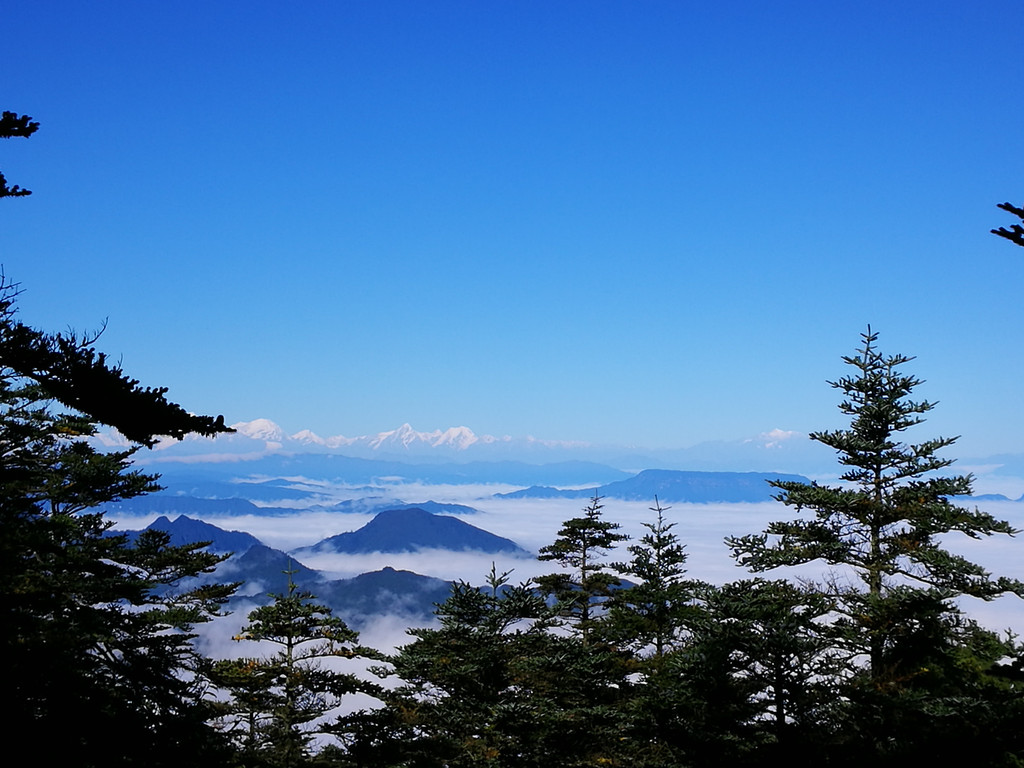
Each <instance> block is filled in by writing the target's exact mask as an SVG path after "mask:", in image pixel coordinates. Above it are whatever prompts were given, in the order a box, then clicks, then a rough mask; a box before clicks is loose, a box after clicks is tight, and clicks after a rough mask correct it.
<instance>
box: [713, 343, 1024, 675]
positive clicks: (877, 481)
mask: <svg viewBox="0 0 1024 768" xmlns="http://www.w3.org/2000/svg"><path fill="white" fill-rule="evenodd" d="M862 338H863V347H862V348H861V350H860V351H859V353H858V355H857V356H855V357H844V358H843V359H844V361H845V362H846V363H847V364H848V365H851V366H853V367H854V368H855V369H856V371H857V372H856V374H855V375H854V376H848V377H843V378H841V379H840V380H839V381H838V382H834V383H833V386H834V387H836V388H837V389H839V390H841V391H842V393H843V395H844V398H845V399H844V400H843V402H842V403H841V404H840V406H839V408H840V410H841V411H842V412H843V413H844V414H845V415H847V416H849V417H850V419H851V423H850V428H849V429H845V430H835V431H831V432H816V433H813V434H812V435H811V438H812V439H814V440H817V441H819V442H821V443H824V444H825V445H828V446H829V447H831V448H834V449H835V450H836V452H837V454H838V457H839V462H840V464H842V465H843V466H844V467H846V468H847V469H846V471H845V472H844V473H843V474H842V475H841V480H843V481H844V483H845V485H843V486H836V487H828V486H822V485H818V484H817V483H810V484H805V483H797V482H776V483H773V485H775V487H777V488H779V489H780V490H781V491H782V493H781V494H779V496H778V497H777V498H778V499H779V500H780V501H781V502H782V503H783V504H786V505H787V506H792V507H795V508H796V509H797V511H803V510H810V511H812V512H813V513H814V517H813V518H811V519H807V518H802V519H797V520H793V521H788V522H774V523H771V524H770V525H769V526H768V528H767V530H766V532H765V533H763V534H755V535H748V536H743V537H738V538H729V539H727V542H728V544H729V546H730V547H731V548H732V550H733V554H734V556H735V557H736V558H737V560H738V561H739V563H740V564H742V565H745V566H747V567H748V568H750V569H751V570H753V571H755V572H758V571H766V570H770V569H773V568H777V567H779V566H792V565H800V564H804V563H809V562H811V561H814V560H822V561H824V562H826V563H828V564H830V565H838V566H843V567H845V568H847V569H849V570H850V571H851V572H852V573H853V574H854V575H855V576H856V577H857V578H858V579H859V580H860V582H861V584H862V588H863V591H865V592H867V594H869V595H870V596H871V597H872V601H871V603H870V604H869V605H868V608H870V610H869V611H868V613H864V612H863V611H860V610H855V608H856V606H855V605H854V604H853V603H854V601H855V600H856V599H857V594H858V591H857V590H852V591H851V590H849V589H846V588H840V587H838V586H837V585H833V586H832V587H831V588H830V589H831V591H832V593H833V594H835V595H836V596H837V597H840V598H842V603H843V605H844V606H845V613H846V614H847V617H848V620H850V621H851V622H853V623H854V624H855V625H858V626H859V627H861V628H862V629H865V628H867V627H868V625H869V624H871V623H872V622H874V626H876V627H877V624H878V622H877V621H876V620H875V619H874V618H872V616H873V615H874V612H875V611H876V610H880V602H879V601H880V600H881V599H883V598H884V597H885V596H886V595H887V594H889V593H890V591H891V590H892V588H893V587H894V586H897V585H901V584H907V583H909V584H919V585H921V586H922V587H925V588H931V589H935V590H939V592H940V594H942V595H945V596H952V595H959V594H965V595H971V596H974V597H980V598H983V599H991V598H993V597H995V596H997V595H1000V594H1002V593H1004V592H1007V591H1012V592H1015V593H1017V594H1024V585H1022V584H1021V583H1020V582H1017V581H1015V580H1011V579H1005V578H999V579H992V578H991V577H990V575H989V573H988V572H987V571H986V570H985V569H984V568H982V567H981V566H979V565H976V564H975V563H972V562H970V561H968V560H967V559H966V558H964V557H962V556H959V555H956V554H954V553H951V552H949V551H948V550H947V549H945V548H944V546H943V544H942V542H941V541H940V539H939V537H940V536H941V535H943V534H947V533H951V532H959V533H962V534H964V535H966V536H969V537H972V538H980V537H982V536H989V535H991V534H993V533H1006V534H1013V533H1015V531H1014V529H1013V528H1012V527H1011V526H1010V525H1009V524H1008V523H1005V522H1003V521H999V520H996V519H995V518H993V517H992V516H991V515H988V514H986V513H983V512H981V511H979V510H977V509H969V508H966V507H962V506H958V505H956V504H954V503H953V502H952V501H951V497H955V496H959V495H965V494H968V493H970V489H971V478H970V476H955V477H941V476H936V475H935V474H934V473H935V472H936V471H938V470H941V469H944V468H946V467H948V466H949V465H950V464H951V463H952V461H951V460H949V459H944V458H940V457H939V456H937V455H936V452H937V451H939V450H940V449H942V448H945V447H947V446H949V445H951V444H952V443H953V442H954V441H955V438H938V439H934V440H928V441H926V442H924V443H920V444H917V445H908V444H905V443H903V442H900V440H899V437H900V434H901V433H902V432H904V431H905V430H907V429H909V428H910V427H913V426H915V425H917V424H920V423H921V422H922V421H923V420H924V419H923V415H924V414H925V413H927V412H928V411H930V410H931V409H932V407H933V404H932V403H929V402H927V401H915V400H912V399H910V394H911V392H912V391H913V389H914V388H915V387H916V386H917V385H919V384H920V383H921V382H920V380H918V379H917V378H915V377H913V376H907V375H904V374H902V373H901V372H900V370H899V369H900V366H902V365H903V364H905V363H907V362H909V361H910V359H911V358H908V357H905V356H903V355H896V356H892V357H885V356H883V355H881V354H880V353H879V352H878V351H877V350H876V348H875V341H876V339H877V334H874V333H871V331H870V329H869V331H868V332H867V333H866V334H863V336H862ZM769 537H772V540H771V541H769ZM854 634H856V633H854ZM867 634H868V636H869V637H870V638H871V642H870V648H869V650H868V653H869V656H870V661H871V665H872V668H873V669H876V670H877V669H879V668H880V667H879V665H880V664H881V654H882V653H883V650H884V647H885V645H886V643H887V642H888V641H887V639H886V637H885V636H884V635H883V634H880V633H878V632H876V631H868V632H867Z"/></svg>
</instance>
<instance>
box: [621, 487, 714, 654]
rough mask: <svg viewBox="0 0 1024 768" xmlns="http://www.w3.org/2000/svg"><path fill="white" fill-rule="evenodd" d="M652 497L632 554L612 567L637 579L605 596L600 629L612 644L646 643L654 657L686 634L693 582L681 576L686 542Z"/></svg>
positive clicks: (634, 646) (639, 647) (639, 646)
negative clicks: (648, 518)
mask: <svg viewBox="0 0 1024 768" xmlns="http://www.w3.org/2000/svg"><path fill="white" fill-rule="evenodd" d="M669 509H671V507H662V506H661V504H660V503H659V502H658V499H657V497H655V499H654V506H653V507H652V508H651V511H652V512H654V513H655V514H656V515H657V517H656V518H655V521H654V522H652V523H644V524H643V525H644V527H645V528H647V530H648V533H646V534H645V535H644V536H642V537H641V538H640V540H639V541H638V542H636V543H635V544H631V545H629V546H628V547H627V548H626V549H627V551H628V552H629V553H630V554H631V555H632V556H633V557H632V559H631V560H630V561H629V562H628V563H615V564H613V565H612V567H613V568H614V569H615V570H616V571H618V572H619V573H621V574H622V575H623V576H626V577H629V578H631V579H636V580H637V581H636V583H634V584H633V585H632V586H630V587H629V588H626V589H621V590H618V591H616V592H615V593H613V595H612V597H611V599H610V600H609V601H608V604H607V605H608V620H607V621H606V622H605V623H604V624H605V626H604V627H603V629H602V631H603V632H604V634H605V636H607V637H608V638H610V639H612V640H613V641H614V642H616V643H617V644H619V645H621V646H623V647H626V648H630V649H631V650H632V651H633V652H634V653H645V652H646V651H647V650H648V649H649V650H650V653H651V654H653V656H654V657H655V659H658V658H660V657H662V656H664V655H665V654H666V653H667V652H668V651H670V650H671V649H672V648H673V647H675V646H676V645H677V644H679V643H681V642H683V641H684V640H685V631H686V627H687V624H688V620H689V619H691V618H692V615H693V613H694V611H696V610H698V608H697V607H696V606H695V599H696V598H695V594H694V593H695V590H696V589H697V586H698V585H697V584H696V583H695V582H693V581H690V580H687V579H686V578H685V575H686V568H685V567H684V566H685V564H686V559H687V555H686V551H685V550H686V548H685V546H684V545H682V544H680V543H679V537H678V536H676V535H675V534H674V533H673V532H672V529H673V528H674V527H675V525H676V524H675V523H669V522H667V521H666V520H665V512H667V511H668V510H669Z"/></svg>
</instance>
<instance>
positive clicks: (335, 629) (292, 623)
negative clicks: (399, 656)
mask: <svg viewBox="0 0 1024 768" xmlns="http://www.w3.org/2000/svg"><path fill="white" fill-rule="evenodd" d="M286 573H287V574H288V592H287V594H276V595H273V596H272V597H273V602H272V603H271V604H269V605H265V606H262V607H260V608H256V609H255V610H253V611H252V612H250V613H249V617H248V618H249V621H248V624H246V626H245V627H243V628H242V631H241V632H240V634H238V635H237V636H236V637H235V640H238V641H244V640H249V641H256V642H264V643H269V644H271V645H272V646H275V647H276V648H277V649H278V650H277V652H276V653H274V654H273V655H271V656H270V657H268V658H262V659H260V658H251V657H250V658H241V659H235V660H229V661H222V662H218V663H217V664H216V665H215V666H214V673H213V678H214V681H215V682H217V683H218V684H220V685H221V686H222V687H223V688H225V689H226V690H227V691H228V692H229V693H230V695H231V702H230V703H229V704H228V705H227V707H226V710H227V712H226V713H225V716H224V717H223V718H222V720H223V721H225V722H226V723H227V724H228V727H229V728H230V729H231V730H232V731H233V732H234V733H235V735H236V739H237V744H238V746H239V747H240V760H241V763H242V765H245V766H246V767H247V768H249V767H250V766H269V767H273V768H297V767H298V766H303V765H308V764H310V762H311V760H312V757H313V749H312V746H311V740H312V739H313V737H314V736H315V735H316V734H318V733H322V732H323V729H324V726H325V722H324V721H322V720H321V718H322V717H323V716H324V715H326V714H327V713H329V712H330V710H332V709H335V708H336V707H338V706H339V705H340V703H341V700H342V698H343V697H344V696H346V695H348V694H351V693H355V692H357V691H360V690H366V689H368V688H369V687H370V686H367V685H366V684H364V683H363V682H361V681H360V680H359V679H358V678H357V677H356V676H355V675H354V674H352V673H350V672H340V671H338V670H335V669H330V668H329V667H327V666H325V665H324V663H323V662H325V661H326V660H329V659H352V658H355V657H356V656H360V655H366V654H368V653H369V654H372V653H373V652H372V651H369V650H368V649H364V648H360V647H359V646H358V645H357V641H358V639H359V635H358V633H357V632H355V631H353V630H351V629H349V627H348V626H347V625H346V624H345V622H344V621H342V620H341V619H340V618H338V617H336V616H333V615H332V614H331V609H330V608H328V607H327V606H325V605H322V604H320V603H317V602H316V601H315V596H314V595H313V593H312V592H309V591H307V590H300V589H299V588H298V586H297V585H296V584H295V583H294V582H293V581H292V576H293V575H294V574H295V573H296V571H286Z"/></svg>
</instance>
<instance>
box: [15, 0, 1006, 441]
mask: <svg viewBox="0 0 1024 768" xmlns="http://www.w3.org/2000/svg"><path fill="white" fill-rule="evenodd" d="M1022 24H1024V5H1021V4H1020V3H1019V2H1016V0H1014V1H1010V0H1007V1H1006V2H977V3H971V4H967V3H962V2H942V1H940V2H928V3H924V2H902V3H892V2H862V3H842V4H839V3H821V2H785V3H779V2H755V1H753V0H751V1H749V2H718V3H697V2H629V3H627V2H619V3H612V2H557V3H552V2H523V1H519V2H468V1H467V2H430V3H426V2H415V3H413V2H409V3H405V2H359V3H355V2H305V3H288V4H286V3H268V2H247V3H234V2H232V3H229V2H212V3H211V2H202V3H200V2H179V3H163V4H157V3H138V2H104V3H95V4H86V3H79V2H38V3H19V4H14V5H11V6H10V7H8V8H7V9H5V11H4V21H3V31H4V53H5V59H6V61H7V64H6V65H5V68H4V69H5V76H4V79H3V86H4V87H3V103H2V104H0V107H2V108H3V109H8V110H13V111H16V112H18V113H22V114H29V115H31V116H32V117H33V118H34V119H36V120H38V121H39V122H40V123H41V124H42V127H41V129H40V130H39V132H38V133H37V134H36V135H35V136H33V137H32V138H31V139H29V140H27V141H26V140H22V139H12V140H9V141H7V142H4V143H3V145H2V146H0V169H2V170H3V171H4V173H5V174H6V175H7V177H8V180H9V181H10V182H11V183H16V184H21V185H22V186H25V187H28V188H30V189H32V190H33V191H34V194H33V195H32V196H31V197H29V198H25V199H9V200H4V201H2V203H3V204H2V205H0V262H2V264H3V267H4V270H5V272H6V274H7V276H8V277H9V278H10V279H13V280H16V281H18V282H20V283H21V284H22V287H23V289H24V294H23V296H22V299H21V311H22V316H23V318H24V319H25V320H26V321H28V322H30V323H32V324H34V325H36V326H40V327H43V328H46V329H49V330H61V329H64V328H67V327H69V326H70V327H73V328H76V329H79V330H90V329H93V328H96V327H97V326H99V325H100V324H101V323H102V322H103V321H104V319H107V329H106V332H105V333H104V335H103V337H102V339H101V342H100V347H101V348H102V349H104V350H105V351H107V352H109V353H111V354H112V355H114V356H115V357H120V358H121V359H122V360H123V363H124V366H125V368H126V370H128V371H129V372H131V373H132V374H133V375H135V376H137V377H138V378H140V379H142V381H143V382H144V383H145V384H148V385H154V386H157V385H159V386H168V387H169V388H170V396H171V397H173V398H174V399H175V400H177V401H179V402H181V403H182V404H184V405H185V406H186V407H188V408H190V409H192V410H195V411H201V412H207V413H214V414H216V413H223V414H224V415H225V417H226V418H227V420H228V421H229V423H230V422H233V421H241V420H249V419H254V418H257V417H267V418H271V419H274V420H275V421H277V422H279V423H280V424H281V425H282V426H283V427H284V428H285V429H287V430H289V431H297V430H299V429H302V428H311V429H313V430H315V431H317V432H318V433H320V434H322V435H333V434H344V435H349V436H353V435H360V434H366V433H374V432H378V431H381V430H385V429H390V428H393V427H395V426H397V425H398V424H400V423H402V422H405V421H407V422H410V423H411V424H413V426H415V427H416V428H417V429H421V430H432V429H435V428H445V427H448V426H456V425H463V424H464V425H466V426H469V427H471V428H472V429H473V430H475V431H476V432H477V433H489V434H496V435H503V434H511V435H514V436H523V435H534V436H537V437H543V438H556V439H575V440H588V441H594V442H602V443H603V442H616V443H628V444H635V445H641V446H649V447H682V446H688V445H692V444H695V443H698V442H701V441H704V440H713V439H726V440H731V439H738V438H744V437H747V436H752V435H755V434H757V433H760V432H766V431H768V430H771V429H775V428H778V429H786V430H797V431H802V432H806V431H810V430H813V429H824V428H832V427H836V426H840V425H841V424H842V421H841V416H840V414H839V413H838V411H837V410H836V408H835V405H836V403H837V396H836V395H837V393H836V392H834V391H833V390H832V389H830V388H829V387H828V385H827V384H826V383H825V382H826V380H828V379H834V378H837V377H838V376H841V375H843V374H844V373H845V370H844V367H845V366H843V364H842V363H841V361H840V357H841V355H843V354H847V353H850V352H852V351H853V350H854V348H855V347H856V346H857V344H858V341H859V334H860V333H861V332H862V331H864V330H865V329H866V327H867V325H868V324H869V323H870V324H871V325H872V327H873V328H875V329H876V330H878V331H879V332H880V333H881V346H882V349H883V350H884V351H888V352H902V353H906V354H911V355H916V356H917V359H916V360H915V361H914V362H913V363H912V364H911V365H910V366H909V367H908V370H911V371H912V372H914V373H916V374H918V375H919V376H921V377H922V378H924V379H926V380H927V383H926V385H924V386H923V387H922V388H921V394H922V395H923V396H926V397H929V398H931V399H936V400H938V401H940V404H939V406H938V408H937V409H936V410H935V411H934V412H933V414H932V416H931V418H930V419H929V423H928V425H927V426H926V427H923V428H920V430H919V431H920V434H919V435H918V438H920V439H924V438H926V437H931V436H933V435H934V434H943V435H949V434H960V435H962V436H963V437H962V440H961V444H960V449H959V450H960V452H961V453H964V452H966V453H968V454H973V455H977V454H983V453H994V452H1001V451H1018V450H1020V449H1021V448H1022V447H1024V412H1022V410H1021V409H1020V407H1019V402H1020V390H1021V386H1020V382H1021V381H1022V379H1024V363H1022V360H1021V342H1020V339H1021V329H1022V328H1024V303H1022V302H1021V301H1020V285H1021V278H1022V276H1024V249H1020V248H1016V247H1014V246H1012V245H1011V244H1009V243H1007V242H1005V241H1002V240H1000V239H998V238H996V237H994V236H992V235H990V234H989V233H988V232H989V230H990V229H991V228H992V227H995V226H1000V225H1005V224H1009V223H1011V217H1009V216H1008V215H1007V214H1005V213H1003V212H1001V211H999V210H997V209H996V208H995V205H996V203H999V202H1003V201H1004V200H1009V201H1012V202H1015V203H1017V204H1024V149H1022V146H1024V145H1022V143H1021V141H1020V137H1021V135H1022V134H1024V131H1022V129H1024V99H1021V86H1020V82H1019V80H1020V78H1019V73H1020V65H1021V57H1022V48H1021V44H1020V35H1019V30H1020V29H1021V26H1022Z"/></svg>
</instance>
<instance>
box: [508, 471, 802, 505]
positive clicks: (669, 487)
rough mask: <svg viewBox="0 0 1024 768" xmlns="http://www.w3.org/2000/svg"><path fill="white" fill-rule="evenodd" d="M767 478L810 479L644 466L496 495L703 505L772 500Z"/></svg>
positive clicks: (762, 473) (514, 497)
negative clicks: (621, 474) (627, 473)
mask: <svg viewBox="0 0 1024 768" xmlns="http://www.w3.org/2000/svg"><path fill="white" fill-rule="evenodd" d="M769 480H791V481H795V482H800V483H809V482H810V481H809V480H808V479H807V478H806V477H803V476H802V475H786V474H782V473H771V472H687V471H681V470H674V469H645V470H644V471H643V472H640V473H639V474H637V475H635V476H633V477H630V478H628V479H626V480H617V481H615V482H612V483H608V484H607V485H601V486H598V487H596V488H584V489H572V490H564V491H563V490H559V489H557V488H551V487H547V486H539V487H538V486H534V487H532V488H526V489H524V490H522V491H514V492H512V493H500V494H497V496H498V497H499V498H505V499H526V498H530V499H537V498H540V499H551V498H561V499H585V498H592V497H593V496H601V497H602V498H603V497H609V498H613V499H622V500H624V501H650V500H653V499H654V497H655V496H657V497H658V499H660V500H661V501H667V502H683V503H696V504H706V503H711V502H718V503H722V502H726V503H730V502H733V503H735V502H758V501H771V499H772V494H773V493H775V492H776V491H775V489H773V488H772V487H771V486H770V485H768V481H769Z"/></svg>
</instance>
